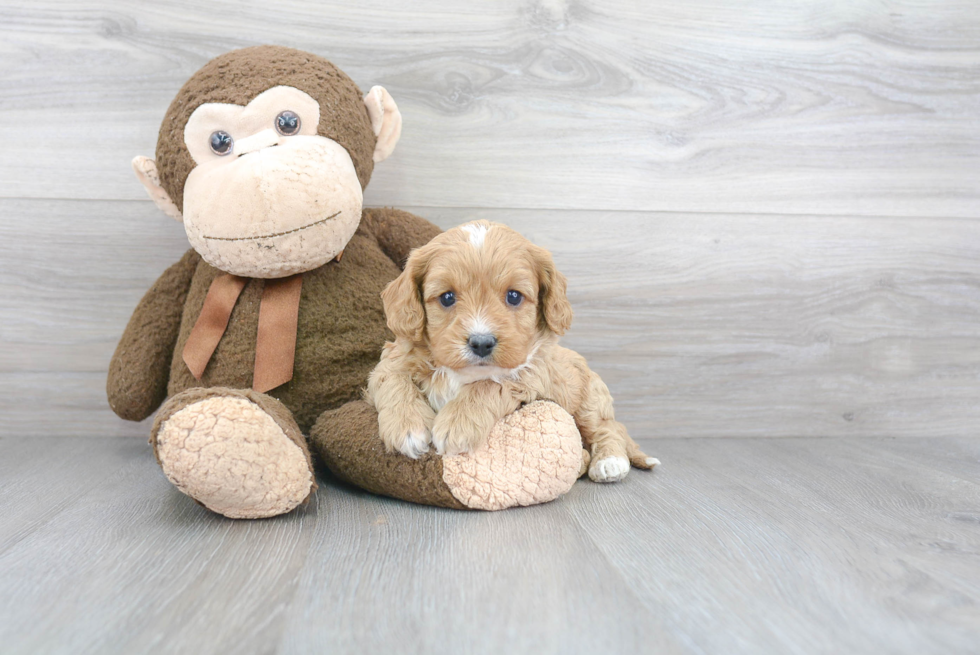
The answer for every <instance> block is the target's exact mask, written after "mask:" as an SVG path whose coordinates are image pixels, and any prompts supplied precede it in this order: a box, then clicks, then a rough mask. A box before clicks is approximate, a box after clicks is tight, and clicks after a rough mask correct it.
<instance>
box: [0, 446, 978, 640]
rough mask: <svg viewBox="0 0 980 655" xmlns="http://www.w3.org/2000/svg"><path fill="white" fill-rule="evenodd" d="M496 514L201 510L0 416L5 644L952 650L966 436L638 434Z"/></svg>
mask: <svg viewBox="0 0 980 655" xmlns="http://www.w3.org/2000/svg"><path fill="white" fill-rule="evenodd" d="M643 445H644V446H645V448H646V449H647V450H648V452H651V453H654V454H656V455H658V456H659V457H661V458H662V459H663V461H664V465H663V467H662V468H661V469H658V470H657V471H655V472H653V473H644V472H638V471H634V473H632V474H631V475H630V476H629V477H628V478H627V480H626V481H625V482H624V483H622V484H617V485H610V486H599V485H595V484H592V483H591V482H588V481H580V482H579V483H578V484H576V486H575V487H574V488H573V489H572V491H571V492H570V493H569V494H568V495H567V496H565V497H564V498H562V499H560V500H558V501H556V502H554V503H551V504H548V505H543V506H538V507H532V508H526V509H519V510H511V511H506V512H500V513H478V512H456V511H449V510H440V509H434V508H429V507H419V506H413V505H409V504H406V503H401V502H397V501H392V500H388V499H383V498H378V497H374V496H370V495H368V494H364V493H361V492H359V491H356V490H352V489H350V488H347V487H343V486H339V485H338V484H336V483H334V482H333V481H331V480H329V479H321V482H322V488H321V490H320V491H319V492H318V493H317V495H316V497H315V500H314V501H313V502H312V503H311V504H310V505H309V506H308V507H306V508H305V509H302V510H300V511H297V512H295V513H293V514H290V515H288V516H284V517H280V518H277V519H272V520H266V521H231V520H227V519H223V518H221V517H218V516H215V515H213V514H210V513H209V512H207V511H206V510H204V509H202V508H200V507H199V506H197V505H195V504H194V503H193V502H192V501H191V500H190V499H188V498H187V497H185V496H183V495H181V494H180V493H179V492H177V491H176V490H175V489H174V488H173V487H172V486H170V484H169V483H168V482H167V481H166V480H165V479H164V477H163V475H162V474H161V473H160V471H159V470H158V468H157V465H156V463H155V462H154V461H153V456H152V453H151V452H150V449H149V447H148V446H147V445H146V443H145V442H144V441H142V440H137V439H113V438H101V439H96V438H87V439H75V438H35V439H24V438H9V437H8V438H2V439H0V507H3V511H4V514H3V518H4V520H3V521H2V522H0V644H3V646H2V648H0V650H2V651H3V652H4V653H31V654H33V653H143V652H154V653H163V652H167V653H171V652H172V653H187V652H198V653H207V652H222V653H228V652H243V653H273V652H281V653H323V652H336V653H370V652H389V653H395V652H397V653H503V652H507V653H524V652H528V653H531V652H534V653H579V652H581V653H643V652H677V653H722V652H724V653H883V652H887V653H917V654H918V653H975V652H976V647H977V644H978V643H980V483H978V481H980V440H976V439H953V438H934V439H915V438H904V439H866V440H847V439H780V440H771V439H748V438H732V439H660V440H647V441H644V442H643Z"/></svg>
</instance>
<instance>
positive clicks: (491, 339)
mask: <svg viewBox="0 0 980 655" xmlns="http://www.w3.org/2000/svg"><path fill="white" fill-rule="evenodd" d="M466 345H467V346H469V348H470V351H471V352H472V353H473V354H474V355H476V356H477V357H489V356H490V353H492V352H493V349H494V348H496V347H497V337H495V336H493V335H492V334H471V335H470V338H469V341H467V342H466Z"/></svg>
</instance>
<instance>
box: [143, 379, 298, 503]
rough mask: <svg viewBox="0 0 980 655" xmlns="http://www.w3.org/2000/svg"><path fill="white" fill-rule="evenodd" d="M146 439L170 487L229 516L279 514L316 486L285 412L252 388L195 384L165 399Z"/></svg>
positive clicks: (287, 412) (291, 422)
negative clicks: (211, 386) (199, 386)
mask: <svg viewBox="0 0 980 655" xmlns="http://www.w3.org/2000/svg"><path fill="white" fill-rule="evenodd" d="M150 444H151V445H152V446H153V451H154V453H155V454H156V457H157V461H158V462H160V466H161V468H163V472H164V474H165V475H166V476H167V478H169V479H170V481H171V482H173V483H174V485H176V486H177V488H178V489H180V490H181V491H182V492H184V493H185V494H187V495H188V496H190V497H191V498H193V499H194V500H196V501H197V502H198V503H200V504H201V505H204V506H205V507H207V508H208V509H210V510H211V511H213V512H217V513H219V514H223V515H225V516H227V517H229V518H249V519H254V518H265V517H269V516H277V515H279V514H285V513H286V512H289V511H291V510H293V509H295V508H296V507H297V506H298V505H299V504H301V503H303V502H305V501H306V500H307V499H308V498H309V497H310V495H311V494H312V493H313V492H314V491H315V490H316V481H315V479H314V476H313V464H312V462H311V460H310V453H309V451H308V450H307V446H306V439H304V438H303V435H302V433H301V432H300V430H299V427H297V425H296V421H295V420H294V419H293V416H292V414H291V413H290V411H289V410H288V409H286V407H285V406H284V405H283V404H282V403H280V402H279V401H278V400H275V399H274V398H272V397H270V396H267V395H265V394H261V393H257V392H255V391H251V390H238V389H227V388H223V387H213V388H210V389H203V388H195V389H187V390H186V391H183V392H181V393H179V394H177V395H175V396H173V397H172V398H169V399H168V400H167V402H165V403H164V404H163V407H161V408H160V411H159V413H158V414H157V417H156V420H155V421H154V422H153V430H152V432H151V435H150Z"/></svg>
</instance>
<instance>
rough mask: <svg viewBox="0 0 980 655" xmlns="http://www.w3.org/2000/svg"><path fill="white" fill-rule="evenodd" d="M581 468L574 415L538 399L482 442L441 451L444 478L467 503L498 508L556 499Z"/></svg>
mask: <svg viewBox="0 0 980 655" xmlns="http://www.w3.org/2000/svg"><path fill="white" fill-rule="evenodd" d="M581 469H582V438H581V436H580V435H579V431H578V428H576V427H575V420H574V419H573V418H572V417H571V415H570V414H569V413H568V412H566V411H565V410H564V409H562V408H561V407H559V406H558V405H556V404H555V403H551V402H543V401H537V402H533V403H531V404H529V405H527V406H525V407H523V408H522V409H520V410H518V411H516V412H514V413H513V414H510V415H508V416H506V417H504V418H503V419H502V420H500V421H499V422H498V423H497V424H496V425H495V426H494V428H493V430H492V431H491V432H490V437H489V438H488V439H487V443H486V446H485V447H484V448H481V449H480V450H478V451H475V452H472V453H463V454H462V455H456V456H453V457H444V458H443V460H442V479H443V481H444V482H445V483H446V486H448V487H449V490H450V491H451V492H452V494H453V496H454V497H455V498H456V499H457V500H459V502H461V503H463V504H464V505H466V506H467V507H469V508H471V509H485V510H497V509H506V508H508V507H514V506H515V505H535V504H537V503H546V502H548V501H551V500H554V499H555V498H557V497H558V496H561V495H562V494H564V493H565V492H567V491H568V490H569V489H571V488H572V485H573V484H575V481H576V480H577V479H578V477H579V472H580V471H581Z"/></svg>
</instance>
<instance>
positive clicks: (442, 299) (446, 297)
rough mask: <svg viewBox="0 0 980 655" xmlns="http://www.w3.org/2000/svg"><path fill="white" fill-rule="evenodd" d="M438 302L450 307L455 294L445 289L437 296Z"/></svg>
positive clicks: (454, 301)
mask: <svg viewBox="0 0 980 655" xmlns="http://www.w3.org/2000/svg"><path fill="white" fill-rule="evenodd" d="M439 304H440V305H442V306H443V307H452V306H453V305H455V304H456V294H455V293H453V292H452V291H447V292H446V293H444V294H442V295H441V296H439Z"/></svg>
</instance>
